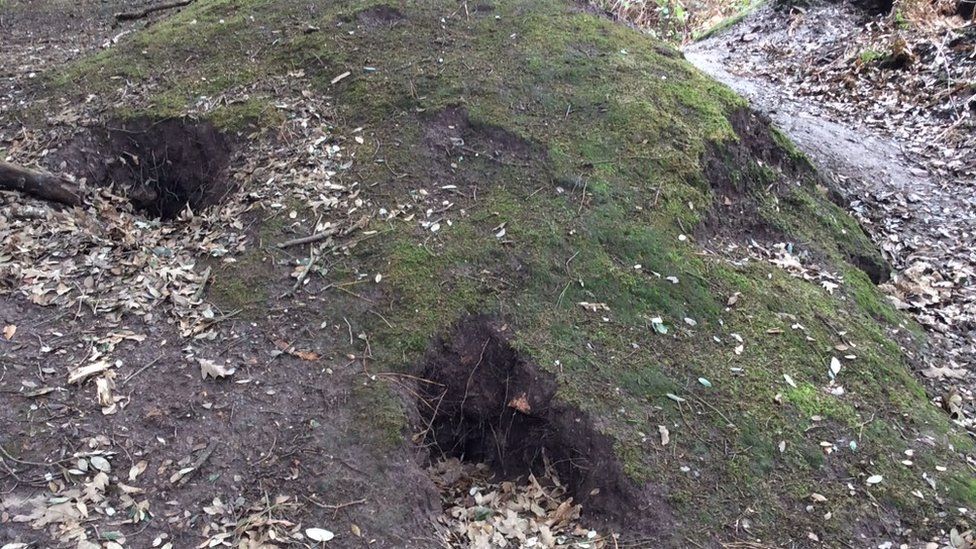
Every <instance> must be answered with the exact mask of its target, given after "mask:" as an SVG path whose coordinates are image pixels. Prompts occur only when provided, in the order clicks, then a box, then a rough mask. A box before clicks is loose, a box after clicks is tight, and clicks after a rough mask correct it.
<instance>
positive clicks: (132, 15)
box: [115, 0, 193, 21]
mask: <svg viewBox="0 0 976 549" xmlns="http://www.w3.org/2000/svg"><path fill="white" fill-rule="evenodd" d="M192 3H193V0H179V1H178V2H168V3H166V4H159V5H156V6H149V7H148V8H145V9H142V10H139V11H128V12H122V13H116V14H115V19H116V20H118V21H135V20H136V19H142V18H143V17H148V16H150V15H152V14H154V13H156V12H157V11H163V10H171V9H173V8H182V7H184V6H189V5H190V4H192Z"/></svg>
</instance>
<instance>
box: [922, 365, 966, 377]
mask: <svg viewBox="0 0 976 549" xmlns="http://www.w3.org/2000/svg"><path fill="white" fill-rule="evenodd" d="M922 375H923V376H925V377H928V378H934V379H942V378H950V379H963V378H965V377H966V370H963V369H962V368H950V367H948V366H932V367H930V368H926V369H925V370H922Z"/></svg>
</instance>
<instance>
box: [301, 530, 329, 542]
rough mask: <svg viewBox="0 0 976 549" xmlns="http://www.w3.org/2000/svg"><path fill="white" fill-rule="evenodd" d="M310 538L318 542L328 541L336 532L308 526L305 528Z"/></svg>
mask: <svg viewBox="0 0 976 549" xmlns="http://www.w3.org/2000/svg"><path fill="white" fill-rule="evenodd" d="M305 535H306V536H308V539H310V540H312V541H318V542H326V541H329V540H331V539H332V538H334V537H335V534H333V533H332V532H330V531H328V530H326V529H324V528H308V529H306V530H305Z"/></svg>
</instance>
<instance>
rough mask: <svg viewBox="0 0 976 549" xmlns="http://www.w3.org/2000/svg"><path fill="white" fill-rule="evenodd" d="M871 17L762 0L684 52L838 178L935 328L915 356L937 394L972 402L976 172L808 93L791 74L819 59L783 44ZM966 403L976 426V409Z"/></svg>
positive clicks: (848, 28)
mask: <svg viewBox="0 0 976 549" xmlns="http://www.w3.org/2000/svg"><path fill="white" fill-rule="evenodd" d="M865 21H870V16H868V15H865V14H863V13H858V12H856V10H855V9H854V8H853V7H851V6H844V5H841V6H837V5H819V6H817V5H815V6H812V7H811V8H810V10H809V11H808V12H805V14H804V17H802V18H799V17H793V16H791V14H788V13H786V12H785V11H784V10H777V9H774V8H772V7H763V8H760V9H758V10H757V11H756V12H754V13H753V14H751V15H749V16H747V17H746V18H745V19H744V20H743V21H742V22H740V23H739V24H737V25H735V26H734V27H732V28H730V29H728V30H726V31H724V32H722V33H720V34H718V35H716V36H713V37H710V38H708V39H706V40H703V41H701V42H698V43H695V44H692V45H690V46H688V47H686V48H685V49H684V54H685V57H686V58H687V60H688V61H689V62H691V63H692V64H693V65H695V66H696V67H697V68H698V69H699V70H701V71H702V72H704V73H706V74H708V75H709V76H711V77H713V78H715V79H716V80H718V81H720V82H722V83H723V84H725V85H727V86H729V87H730V88H732V89H733V90H735V91H736V92H738V93H739V94H741V95H742V96H743V97H745V98H746V99H748V101H749V102H750V103H751V105H752V106H753V108H755V109H756V110H757V111H759V112H761V113H763V114H765V115H767V116H768V117H769V118H770V119H771V120H772V121H773V123H774V124H775V125H776V126H777V127H778V128H779V129H780V130H781V131H783V132H784V133H785V134H786V135H787V136H788V137H789V138H790V139H792V140H793V141H794V142H795V143H796V145H797V147H798V148H799V149H800V150H801V151H802V152H803V153H804V154H806V155H807V156H808V157H809V158H810V159H811V161H812V162H813V163H814V164H815V165H816V166H817V167H818V168H819V169H820V171H821V172H822V174H824V175H825V176H826V177H827V178H828V179H830V180H831V182H832V187H833V188H832V189H831V190H832V191H835V192H836V194H837V198H838V199H839V200H840V201H841V202H843V205H845V206H846V207H848V208H849V209H850V210H851V211H852V213H854V215H855V216H856V217H857V218H858V219H859V220H860V222H861V223H862V225H864V227H865V228H866V230H867V231H868V233H869V234H870V235H871V237H872V239H873V240H874V241H875V242H876V243H877V244H878V246H879V247H880V248H881V249H882V250H883V251H884V253H885V254H886V256H887V259H889V260H890V261H891V263H892V265H893V266H894V268H895V272H894V273H892V274H893V277H892V280H891V281H890V282H888V283H886V284H884V285H883V288H884V289H885V290H886V293H887V294H888V295H889V298H890V299H891V300H892V301H893V302H894V303H895V305H896V306H897V307H898V308H900V309H903V310H907V311H909V312H911V313H912V314H913V315H914V318H915V319H916V320H917V321H918V322H919V324H921V325H922V326H923V327H925V329H926V332H927V334H928V336H929V337H928V339H929V342H928V345H927V347H926V348H925V349H924V350H923V351H921V352H920V353H919V355H918V356H917V357H916V358H917V359H918V360H917V361H916V368H917V369H918V370H919V373H920V374H921V375H920V377H921V378H922V379H923V381H925V382H926V385H927V386H928V387H929V389H930V396H932V397H934V399H935V400H936V401H941V400H944V399H946V398H948V396H949V395H952V394H953V393H956V394H959V393H961V394H962V395H963V400H964V401H965V403H966V404H965V407H966V408H969V407H971V405H972V394H973V387H974V376H973V373H974V370H976V288H974V272H976V252H974V251H973V250H974V249H976V213H974V212H976V193H974V192H973V189H972V181H970V180H969V179H968V178H967V177H966V175H965V174H961V175H959V174H957V175H955V176H953V175H948V174H946V173H944V172H942V173H939V172H937V171H936V170H933V169H930V168H931V164H930V163H927V162H926V159H924V158H923V157H921V156H920V155H918V154H916V151H918V150H919V149H920V146H921V144H923V143H924V142H925V139H926V138H924V137H923V136H921V135H916V136H914V137H905V136H903V135H899V134H897V133H892V132H883V131H878V129H877V128H874V127H870V125H869V124H868V121H867V120H862V121H861V122H860V123H855V122H853V121H852V118H851V117H850V116H848V117H846V119H844V120H842V119H841V117H840V116H836V115H835V113H834V110H832V108H833V107H836V105H827V104H826V103H825V101H826V100H819V99H818V98H816V97H811V96H804V92H803V90H802V89H798V88H799V87H800V86H797V85H796V82H795V80H794V81H791V78H790V77H788V76H786V74H787V73H791V74H797V73H803V72H804V71H808V70H810V69H809V67H804V66H799V64H800V63H801V61H797V62H796V63H797V65H798V66H793V67H790V66H786V65H784V64H783V63H784V56H783V55H782V54H781V52H777V51H775V50H776V49H777V45H781V44H782V43H784V42H789V41H790V40H794V41H796V42H797V43H798V46H797V47H798V48H802V47H803V46H802V42H803V41H804V40H819V41H821V42H829V39H825V38H823V37H822V36H821V35H819V34H818V32H835V33H837V34H836V35H837V36H838V37H840V36H843V34H844V33H852V32H855V30H856V27H857V26H858V25H864V24H865V23H864V22H865ZM810 36H815V37H816V38H810ZM838 40H839V38H838ZM777 74H779V76H777ZM838 93H843V92H842V91H840V92H838ZM946 125H947V126H948V125H949V122H947V123H946ZM949 129H950V128H947V129H946V131H949ZM929 145H931V143H929ZM943 406H945V404H944V403H943ZM956 412H957V414H956V415H957V417H958V420H959V421H960V423H963V424H965V425H966V426H967V428H969V430H970V431H971V432H972V420H971V419H967V417H966V414H965V413H958V410H957V411H956Z"/></svg>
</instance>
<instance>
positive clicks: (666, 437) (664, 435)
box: [657, 425, 671, 446]
mask: <svg viewBox="0 0 976 549" xmlns="http://www.w3.org/2000/svg"><path fill="white" fill-rule="evenodd" d="M657 432H658V433H661V446H667V445H668V443H669V442H671V432H670V431H668V428H667V427H665V426H664V425H658V426H657Z"/></svg>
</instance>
